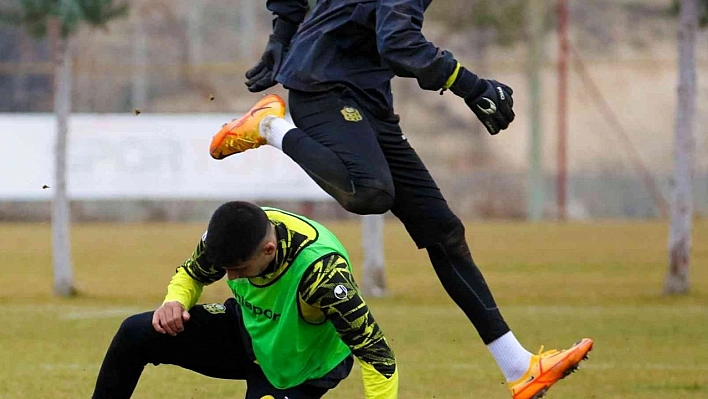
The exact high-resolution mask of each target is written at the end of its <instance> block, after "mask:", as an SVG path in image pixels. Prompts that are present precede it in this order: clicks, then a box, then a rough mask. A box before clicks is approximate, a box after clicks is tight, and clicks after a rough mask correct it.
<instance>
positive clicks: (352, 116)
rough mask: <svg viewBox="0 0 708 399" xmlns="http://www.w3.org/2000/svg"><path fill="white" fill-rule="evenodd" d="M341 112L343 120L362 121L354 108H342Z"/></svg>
mask: <svg viewBox="0 0 708 399" xmlns="http://www.w3.org/2000/svg"><path fill="white" fill-rule="evenodd" d="M341 112H342V116H344V120H345V121H348V122H359V121H361V120H362V119H363V118H362V117H361V114H360V113H359V110H358V109H356V108H354V107H344V108H342V111H341Z"/></svg>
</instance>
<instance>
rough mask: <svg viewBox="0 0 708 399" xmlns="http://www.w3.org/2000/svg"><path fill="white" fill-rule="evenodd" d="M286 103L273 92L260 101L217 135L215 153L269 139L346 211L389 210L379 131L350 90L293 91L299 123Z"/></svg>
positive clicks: (389, 188)
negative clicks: (288, 115)
mask: <svg viewBox="0 0 708 399" xmlns="http://www.w3.org/2000/svg"><path fill="white" fill-rule="evenodd" d="M276 100H277V101H276ZM284 106H285V104H284V103H283V102H282V100H279V97H277V96H274V95H271V96H267V97H265V98H264V99H263V100H261V101H259V103H258V104H256V106H254V108H252V110H251V111H250V112H248V113H247V114H246V115H245V116H244V117H242V118H241V119H239V120H237V121H234V122H232V123H231V124H227V125H225V126H224V128H222V130H221V131H220V132H219V133H218V134H217V135H216V136H214V139H213V140H212V146H211V154H212V156H213V157H214V158H218V159H221V158H225V157H227V156H229V155H231V154H234V153H238V152H242V151H245V150H246V149H248V148H256V147H258V146H260V145H261V144H264V143H266V142H267V143H268V144H270V145H272V146H275V147H277V148H279V149H281V150H283V152H284V153H285V154H287V155H288V156H290V157H291V158H292V159H293V160H294V161H295V162H296V163H298V164H299V165H300V166H301V167H302V168H303V170H304V171H305V172H307V173H308V174H309V175H310V176H311V177H312V179H313V180H314V181H315V182H316V183H317V184H318V185H319V186H320V187H322V189H323V190H324V191H326V192H327V193H329V194H330V195H331V196H332V197H333V198H335V199H336V200H337V201H338V202H339V203H340V204H341V205H342V207H344V208H345V209H346V210H348V211H350V212H353V213H358V214H375V213H384V212H386V211H388V210H389V209H390V207H391V205H392V204H393V198H394V196H395V193H394V189H393V181H392V179H391V175H390V173H389V171H388V166H387V164H386V159H385V158H384V156H383V153H382V152H381V149H380V148H379V146H378V143H377V139H376V132H375V131H374V130H373V129H372V127H371V125H370V121H369V117H368V116H367V115H366V113H365V112H364V111H363V110H362V109H361V107H360V106H359V105H357V103H356V101H355V100H354V99H353V98H352V97H351V96H350V95H348V94H347V92H346V91H343V90H330V91H327V92H323V93H304V92H297V91H291V92H290V111H291V115H292V117H293V120H294V122H295V125H297V127H296V126H295V125H293V124H292V123H290V122H288V121H286V120H285V119H283V118H282V117H280V116H282V115H284V112H285V111H284Z"/></svg>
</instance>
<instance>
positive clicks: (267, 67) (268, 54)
mask: <svg viewBox="0 0 708 399" xmlns="http://www.w3.org/2000/svg"><path fill="white" fill-rule="evenodd" d="M286 52H287V43H284V40H283V39H282V38H280V37H279V36H277V35H275V34H273V35H270V39H268V44H267V45H266V49H265V51H264V52H263V55H262V56H261V59H260V61H258V63H257V64H256V65H255V66H254V67H253V68H251V69H249V70H248V71H247V72H246V79H248V81H246V86H247V87H248V91H250V92H252V93H257V92H259V91H263V90H265V89H268V88H270V87H273V86H275V85H276V83H278V82H276V81H275V77H276V75H278V71H280V65H281V64H282V63H283V59H284V58H285V53H286Z"/></svg>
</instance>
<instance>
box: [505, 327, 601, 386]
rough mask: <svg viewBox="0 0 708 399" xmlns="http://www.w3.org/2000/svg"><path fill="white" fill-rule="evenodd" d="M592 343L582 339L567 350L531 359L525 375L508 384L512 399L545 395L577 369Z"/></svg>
mask: <svg viewBox="0 0 708 399" xmlns="http://www.w3.org/2000/svg"><path fill="white" fill-rule="evenodd" d="M592 344H593V341H592V339H590V338H583V339H582V340H580V341H578V342H576V343H575V344H574V345H573V346H571V347H570V348H569V349H565V350H560V351H558V350H549V351H546V352H543V347H541V350H540V351H539V353H538V355H533V356H532V357H531V363H530V364H529V369H528V370H527V371H526V373H525V374H524V375H523V376H522V377H521V378H519V379H518V380H516V381H514V382H510V383H509V390H510V391H511V396H512V398H513V399H539V398H542V397H543V395H545V394H546V391H548V388H550V387H551V385H553V384H555V383H556V382H558V381H560V380H561V379H563V378H565V377H566V376H568V375H570V374H571V373H573V372H574V371H575V370H577V369H578V364H579V363H580V362H581V361H582V360H584V359H587V358H588V352H590V350H591V349H592Z"/></svg>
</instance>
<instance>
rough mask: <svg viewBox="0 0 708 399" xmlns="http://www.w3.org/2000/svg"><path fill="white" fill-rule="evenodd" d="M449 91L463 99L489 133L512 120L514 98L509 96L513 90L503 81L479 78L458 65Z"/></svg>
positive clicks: (498, 129)
mask: <svg viewBox="0 0 708 399" xmlns="http://www.w3.org/2000/svg"><path fill="white" fill-rule="evenodd" d="M450 91H452V92H453V93H455V95H457V96H459V97H462V98H463V99H464V100H465V103H466V104H467V106H468V107H469V108H470V109H471V110H472V112H474V114H475V115H477V118H478V119H479V120H480V121H481V122H482V124H484V126H485V127H486V128H487V131H489V134H492V135H494V134H497V133H499V132H500V131H502V130H504V129H506V128H507V127H509V124H510V123H511V122H512V121H513V120H514V117H515V114H514V110H513V109H512V108H513V106H514V99H513V98H512V97H511V96H512V94H514V91H513V90H512V89H511V87H509V86H507V85H505V84H503V83H499V82H497V81H496V80H487V79H482V78H479V77H478V76H477V75H475V74H474V73H472V72H470V71H468V70H467V69H465V68H464V67H459V70H458V71H457V78H456V79H455V81H454V83H453V84H452V85H451V86H450Z"/></svg>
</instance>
